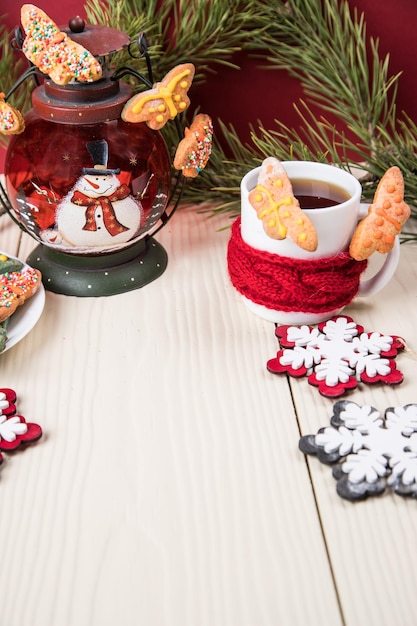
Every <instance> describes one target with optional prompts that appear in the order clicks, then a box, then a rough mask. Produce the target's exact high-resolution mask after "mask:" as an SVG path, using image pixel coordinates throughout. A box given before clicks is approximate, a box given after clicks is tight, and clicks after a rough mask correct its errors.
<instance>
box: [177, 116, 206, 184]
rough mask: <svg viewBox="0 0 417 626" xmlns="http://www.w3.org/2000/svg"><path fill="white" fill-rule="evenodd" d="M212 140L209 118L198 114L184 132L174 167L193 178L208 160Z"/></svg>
mask: <svg viewBox="0 0 417 626" xmlns="http://www.w3.org/2000/svg"><path fill="white" fill-rule="evenodd" d="M212 140H213V123H212V121H211V118H210V116H208V115H206V114H205V113H199V114H198V115H196V116H195V118H194V119H193V121H192V123H191V126H190V127H189V128H186V129H185V130H184V139H182V140H181V141H180V143H179V144H178V148H177V151H176V153H175V158H174V167H175V168H176V169H177V170H181V171H182V173H183V175H184V176H185V177H187V178H195V177H196V176H198V174H199V173H200V172H201V170H203V169H204V168H205V167H206V165H207V162H208V160H209V158H210V154H211V145H212Z"/></svg>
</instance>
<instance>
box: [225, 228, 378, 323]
mask: <svg viewBox="0 0 417 626" xmlns="http://www.w3.org/2000/svg"><path fill="white" fill-rule="evenodd" d="M227 265H228V270H229V276H230V280H231V282H232V284H233V286H234V287H235V289H237V291H239V293H241V294H242V295H243V296H245V297H246V298H248V299H249V300H251V301H252V302H254V303H256V304H260V305H263V306H265V307H267V308H268V309H272V310H275V311H285V312H289V311H296V312H302V313H326V312H327V311H332V310H334V309H338V308H341V307H344V306H346V305H347V304H349V302H351V301H352V300H353V298H354V297H355V295H356V294H357V292H358V289H359V281H360V275H361V273H362V272H363V271H364V270H365V269H366V266H367V261H366V260H365V261H355V260H354V259H352V257H351V256H350V255H349V253H348V252H341V253H340V254H338V255H336V256H333V257H328V258H325V259H312V260H311V261H309V260H305V261H304V260H300V259H291V258H289V257H284V256H280V255H278V254H272V253H270V252H264V251H261V250H257V249H255V248H252V247H251V246H249V245H248V244H247V243H246V242H245V241H243V239H242V236H241V233H240V217H238V218H237V219H236V220H235V222H234V224H233V226H232V235H231V237H230V240H229V244H228V248H227Z"/></svg>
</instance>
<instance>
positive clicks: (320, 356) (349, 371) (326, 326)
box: [267, 316, 404, 397]
mask: <svg viewBox="0 0 417 626" xmlns="http://www.w3.org/2000/svg"><path fill="white" fill-rule="evenodd" d="M275 333H276V336H277V337H278V338H279V341H280V344H281V349H280V350H279V351H278V353H277V356H276V357H275V358H274V359H271V360H269V361H268V363H267V368H268V370H269V371H270V372H273V373H275V374H278V373H283V372H286V373H288V374H290V375H291V376H295V377H299V376H304V375H306V376H307V377H308V381H309V382H310V383H311V384H312V385H315V386H317V387H318V389H319V391H320V393H321V394H323V395H326V396H331V397H336V396H340V395H342V394H343V393H344V392H345V391H346V390H347V389H353V388H355V387H356V386H357V384H358V382H359V381H362V382H366V383H373V382H385V383H389V384H398V383H400V382H402V380H403V375H402V373H401V372H400V371H399V370H397V369H396V364H395V362H394V360H393V357H395V356H396V355H397V353H398V352H399V351H400V350H402V349H403V348H404V341H402V340H401V339H400V338H398V337H396V336H389V335H382V334H380V333H377V332H372V333H365V332H363V327H362V326H358V325H357V324H356V323H355V322H354V321H353V320H352V319H351V318H350V317H344V316H339V317H334V318H332V319H331V320H328V321H327V322H323V323H322V324H319V325H318V327H317V328H313V327H311V326H278V327H277V329H276V331H275Z"/></svg>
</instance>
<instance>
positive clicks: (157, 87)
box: [122, 63, 195, 130]
mask: <svg viewBox="0 0 417 626" xmlns="http://www.w3.org/2000/svg"><path fill="white" fill-rule="evenodd" d="M194 73H195V68H194V65H193V64H192V63H183V64H182V65H177V66H176V67H174V68H173V69H172V70H170V71H169V72H168V74H166V76H165V77H164V78H163V79H162V80H161V81H160V82H158V83H155V84H154V86H153V87H152V89H148V90H147V91H142V92H141V93H138V94H136V95H135V96H133V97H132V98H130V100H128V101H127V102H126V104H125V106H124V107H123V111H122V119H123V120H124V121H125V122H133V123H137V122H146V123H147V125H148V126H149V128H152V129H153V130H159V129H160V128H162V127H163V126H165V124H166V123H167V121H168V120H173V119H174V118H175V117H176V116H177V115H178V113H182V112H183V111H185V110H186V109H188V107H189V106H190V99H189V97H188V96H187V92H188V90H189V88H190V86H191V83H192V80H193V78H194Z"/></svg>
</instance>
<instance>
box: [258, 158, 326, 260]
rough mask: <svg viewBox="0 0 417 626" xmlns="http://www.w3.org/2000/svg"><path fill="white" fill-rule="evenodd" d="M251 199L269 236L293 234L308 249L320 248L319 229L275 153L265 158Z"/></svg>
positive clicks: (276, 237)
mask: <svg viewBox="0 0 417 626" xmlns="http://www.w3.org/2000/svg"><path fill="white" fill-rule="evenodd" d="M249 202H250V203H251V205H252V206H253V208H254V209H255V210H256V213H257V215H258V218H259V219H260V220H261V221H262V224H263V228H264V231H265V233H266V234H267V235H268V237H271V239H285V238H286V237H288V236H289V237H290V238H291V239H292V240H293V241H294V243H296V244H297V245H298V246H300V247H301V248H303V249H304V250H308V251H309V252H313V251H314V250H316V248H317V244H318V242H317V233H316V229H315V228H314V225H313V223H312V222H311V220H310V218H309V217H308V216H307V215H306V214H305V213H304V211H303V210H302V209H301V208H300V204H299V202H298V200H297V198H295V197H294V193H293V188H292V185H291V181H290V179H289V178H288V174H287V172H286V171H285V169H284V167H283V165H282V163H280V161H278V160H277V159H275V158H274V157H268V158H267V159H265V160H264V161H263V163H262V166H261V169H260V172H259V177H258V184H257V185H256V187H255V189H252V191H251V192H250V193H249Z"/></svg>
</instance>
